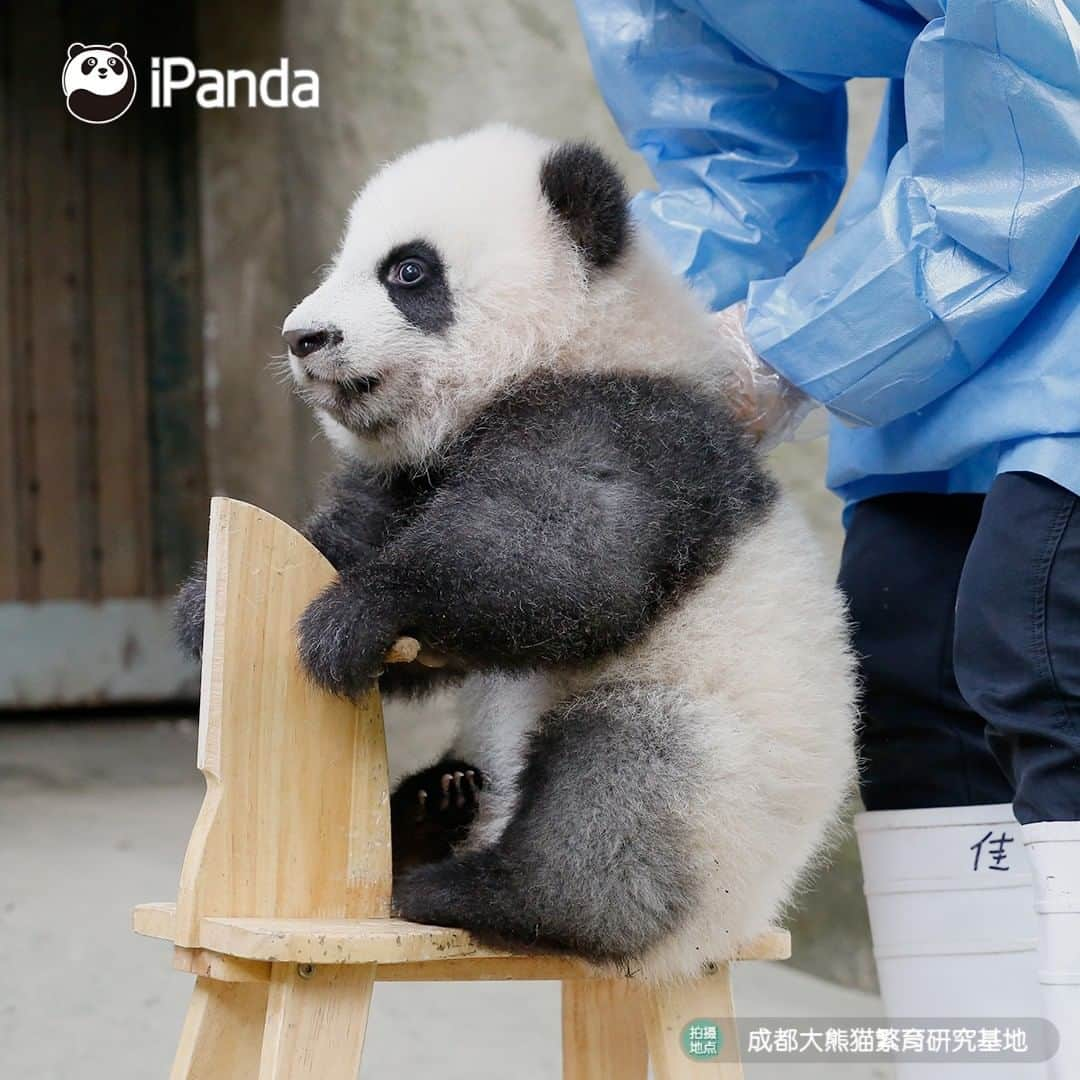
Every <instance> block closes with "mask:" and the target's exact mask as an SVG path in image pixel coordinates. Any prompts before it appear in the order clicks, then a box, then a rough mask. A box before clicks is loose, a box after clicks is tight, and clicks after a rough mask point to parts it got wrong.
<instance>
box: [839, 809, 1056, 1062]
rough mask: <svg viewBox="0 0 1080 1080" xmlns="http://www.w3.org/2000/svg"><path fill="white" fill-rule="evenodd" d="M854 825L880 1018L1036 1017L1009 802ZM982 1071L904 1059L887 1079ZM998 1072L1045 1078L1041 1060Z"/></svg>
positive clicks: (1025, 870)
mask: <svg viewBox="0 0 1080 1080" xmlns="http://www.w3.org/2000/svg"><path fill="white" fill-rule="evenodd" d="M855 829H856V834H857V836H858V841H859V853H860V856H861V859H862V866H863V887H864V890H865V892H866V900H867V907H868V908H869V913H870V927H871V932H872V934H873V940H874V958H875V961H876V963H877V970H878V980H879V982H880V984H881V995H882V1000H883V1001H884V1003H885V1009H886V1012H887V1014H888V1016H889V1018H890V1019H897V1020H901V1019H903V1018H922V1017H939V1018H942V1019H947V1018H955V1019H957V1020H960V1019H975V1018H979V1017H985V1018H987V1019H990V1020H995V1021H1001V1020H1006V1019H1020V1018H1027V1017H1037V1016H1040V1015H1041V1014H1042V1007H1041V1001H1040V997H1039V986H1038V979H1037V975H1036V972H1037V968H1038V963H1037V955H1038V954H1037V937H1038V934H1037V928H1036V917H1035V911H1034V898H1033V894H1032V883H1031V870H1030V864H1029V862H1028V858H1027V852H1026V851H1025V849H1024V842H1023V838H1022V836H1021V832H1020V826H1019V825H1018V823H1017V821H1016V819H1015V817H1014V816H1013V813H1012V807H1011V806H1009V805H1008V804H1003V805H995V806H974V807H947V808H942V809H929V810H897V811H891V810H890V811H876V812H872V813H864V814H860V815H858V816H857V817H856V819H855ZM989 1068H990V1067H989V1066H988V1065H985V1064H978V1063H972V1064H970V1065H969V1064H966V1063H962V1062H959V1061H957V1062H949V1063H947V1064H942V1065H910V1064H901V1065H899V1066H898V1067H897V1072H896V1075H897V1078H898V1080H906V1078H909V1077H910V1078H912V1080H914V1078H916V1077H918V1078H920V1080H928V1078H930V1077H932V1076H940V1077H942V1078H944V1080H985V1077H986V1076H987V1074H988V1069H989ZM999 1071H1000V1070H999ZM1007 1071H1008V1073H1009V1080H1044V1078H1045V1077H1046V1066H1045V1065H1042V1064H1035V1065H1032V1064H1015V1063H1014V1064H1012V1065H1010V1066H1008V1067H1007ZM990 1075H993V1073H991V1074H990Z"/></svg>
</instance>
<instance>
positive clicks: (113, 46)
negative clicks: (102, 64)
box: [109, 41, 127, 60]
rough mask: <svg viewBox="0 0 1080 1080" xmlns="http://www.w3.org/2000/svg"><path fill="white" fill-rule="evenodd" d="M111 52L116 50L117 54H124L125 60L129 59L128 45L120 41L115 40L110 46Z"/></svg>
mask: <svg viewBox="0 0 1080 1080" xmlns="http://www.w3.org/2000/svg"><path fill="white" fill-rule="evenodd" d="M109 52H114V53H116V55H117V56H122V57H123V58H124V59H125V60H126V59H127V47H126V46H125V45H122V44H121V43H120V42H119V41H114V42H113V43H112V44H111V45H110V46H109Z"/></svg>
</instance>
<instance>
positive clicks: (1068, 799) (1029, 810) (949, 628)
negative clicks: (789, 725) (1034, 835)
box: [840, 473, 1080, 824]
mask: <svg viewBox="0 0 1080 1080" xmlns="http://www.w3.org/2000/svg"><path fill="white" fill-rule="evenodd" d="M1078 503H1080V499H1078V498H1077V496H1075V495H1073V494H1072V493H1071V492H1069V491H1067V490H1066V489H1065V488H1063V487H1060V486H1059V485H1057V484H1055V483H1054V482H1053V481H1051V480H1047V479H1046V478H1044V477H1041V476H1035V475H1033V474H1031V473H1004V474H1002V475H1000V476H999V477H998V478H997V479H996V481H995V482H994V485H993V487H992V488H991V489H990V491H989V493H988V494H987V495H986V496H985V497H983V496H981V495H922V494H904V495H884V496H880V497H879V498H875V499H869V500H867V501H865V502H862V503H860V504H858V505H857V506H856V507H855V509H854V511H853V515H852V518H851V521H850V524H849V527H848V532H847V539H846V541H845V544H844V555H843V560H842V564H841V570H840V584H841V586H842V587H843V589H844V591H845V592H846V593H847V595H848V599H849V602H850V605H851V613H852V617H853V619H854V622H855V644H856V648H857V649H858V651H859V653H860V656H861V658H862V661H861V662H862V676H863V722H862V729H861V738H860V745H861V751H862V758H863V770H862V779H861V788H862V797H863V802H864V803H865V805H866V808H867V809H868V810H903V809H913V808H917V807H931V806H975V805H979V804H983V803H1000V802H1012V804H1013V808H1014V811H1015V813H1016V816H1017V818H1018V819H1019V821H1020V822H1021V823H1022V824H1028V823H1030V822H1034V821H1077V820H1080V508H1078Z"/></svg>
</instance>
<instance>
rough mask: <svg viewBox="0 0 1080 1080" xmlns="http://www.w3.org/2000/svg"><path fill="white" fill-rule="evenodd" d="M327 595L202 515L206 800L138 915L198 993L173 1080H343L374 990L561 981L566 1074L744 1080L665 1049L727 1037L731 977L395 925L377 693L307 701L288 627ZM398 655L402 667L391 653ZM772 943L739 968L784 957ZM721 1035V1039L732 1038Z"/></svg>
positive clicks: (315, 695)
mask: <svg viewBox="0 0 1080 1080" xmlns="http://www.w3.org/2000/svg"><path fill="white" fill-rule="evenodd" d="M333 578H334V571H333V569H332V568H331V566H330V564H329V563H328V562H327V561H326V560H325V559H324V558H323V557H322V555H320V554H319V553H318V552H317V551H316V550H315V549H314V548H313V547H312V546H311V545H310V544H309V543H308V542H307V540H305V539H304V538H303V537H302V536H301V535H300V534H299V533H297V532H296V531H295V530H293V529H291V528H289V527H288V526H287V525H285V524H284V523H283V522H281V521H278V520H277V519H276V518H274V517H272V516H271V515H270V514H267V513H264V512H263V511H261V510H258V509H256V508H255V507H253V506H248V505H246V504H244V503H240V502H235V501H232V500H229V499H215V500H214V501H213V505H212V508H211V512H210V545H209V558H208V566H207V594H206V628H207V629H206V640H205V650H204V656H203V668H202V699H201V708H200V717H199V749H198V766H199V768H200V770H201V771H202V772H203V774H204V776H205V777H206V787H207V791H206V797H205V799H204V801H203V805H202V809H201V811H200V813H199V817H198V819H197V821H196V822H195V827H194V829H193V831H192V834H191V840H190V842H189V844H188V849H187V855H186V857H185V859H184V865H183V869H182V871H181V874H180V889H179V893H178V895H177V899H176V903H175V904H144V905H142V906H140V907H137V908H136V909H135V913H134V927H135V930H136V931H137V932H138V933H140V934H146V935H149V936H150V937H158V938H165V939H167V940H169V941H172V942H173V943H174V945H175V951H174V966H175V967H177V968H179V969H180V970H182V971H188V972H191V973H193V974H194V975H196V976H197V978H196V982H195V990H194V994H193V996H192V1000H191V1004H190V1006H189V1008H188V1013H187V1019H186V1020H185V1022H184V1028H183V1032H182V1034H181V1037H180V1046H179V1049H178V1051H177V1055H176V1059H175V1062H174V1064H173V1069H172V1074H171V1075H172V1078H173V1080H210V1078H213V1080H248V1078H250V1080H255V1078H256V1077H258V1080H293V1078H300V1077H304V1078H310V1080H355V1078H356V1075H357V1070H358V1069H359V1066H360V1054H361V1051H362V1049H363V1044H364V1030H365V1028H366V1026H367V1015H368V1006H369V1005H370V1002H371V993H372V989H373V987H374V983H375V981H376V979H384V980H456V979H461V980H467V979H558V980H561V981H562V984H563V1075H564V1076H566V1077H570V1078H574V1080H582V1078H588V1080H606V1078H610V1080H644V1078H645V1076H646V1073H647V1068H648V1059H649V1056H650V1055H651V1057H652V1063H653V1070H654V1074H655V1076H656V1077H657V1078H658V1080H668V1078H679V1077H683V1076H693V1077H706V1076H712V1077H723V1078H725V1080H736V1078H738V1077H741V1076H742V1071H741V1068H740V1066H739V1065H738V1064H737V1063H735V1064H731V1063H727V1064H720V1063H712V1064H708V1065H703V1064H702V1063H701V1062H699V1061H695V1060H693V1059H691V1058H689V1057H687V1056H686V1055H685V1054H684V1053H683V1051H682V1049H681V1046H680V1033H681V1031H682V1028H683V1026H684V1025H685V1024H686V1023H688V1022H689V1021H690V1020H692V1019H697V1018H710V1019H717V1020H721V1021H728V1022H730V1021H731V1018H732V1017H733V1015H734V1014H733V1011H732V1001H731V983H730V977H729V969H728V966H727V965H724V966H721V967H719V968H717V969H716V970H715V971H714V972H712V973H711V974H709V975H707V976H704V977H702V978H700V979H697V980H694V981H691V982H687V983H683V984H678V985H673V986H669V987H667V986H666V987H648V986H645V985H643V984H642V983H641V982H640V980H635V979H634V978H632V977H626V978H612V977H611V976H610V973H605V972H598V971H596V970H595V969H593V968H590V967H589V966H588V965H586V964H584V963H582V962H580V961H577V960H573V959H567V958H564V957H556V956H546V955H539V956H536V955H531V956H519V955H513V954H509V953H505V952H500V951H497V950H493V949H486V948H483V947H481V946H480V945H478V944H477V943H476V942H474V941H473V940H472V939H471V938H470V937H469V935H468V934H467V933H465V932H464V931H462V930H453V929H444V928H442V927H434V926H422V925H419V924H416V923H409V922H404V921H402V920H400V919H394V918H391V917H390V886H391V867H390V805H389V790H388V777H387V770H386V747H385V743H384V739H383V726H382V710H381V706H380V703H379V694H378V690H377V688H376V687H375V686H374V685H373V687H372V690H371V692H370V693H369V694H368V695H367V696H366V697H365V698H364V699H363V700H362V701H361V702H359V703H357V704H353V703H351V702H347V701H344V700H342V699H340V698H336V697H332V696H330V695H328V694H326V693H323V692H322V691H321V690H319V689H317V688H316V687H314V686H313V685H312V684H311V683H310V682H309V681H308V679H307V678H305V676H304V674H303V673H302V671H301V670H300V667H299V663H298V660H297V657H296V647H295V626H296V623H297V620H298V618H299V617H300V614H301V612H302V611H303V610H304V608H305V606H306V605H307V604H308V602H309V601H310V600H311V599H312V598H313V597H314V596H315V595H316V594H317V593H318V592H319V591H320V590H321V589H322V588H323V587H324V586H325V585H327V584H328V583H329V582H330V581H332V580H333ZM393 652H395V653H396V654H397V655H398V656H399V657H403V658H411V657H412V656H415V655H416V644H415V642H412V641H411V640H410V639H402V640H401V641H400V642H399V643H398V644H397V645H396V646H395V649H394V650H393ZM789 954H790V941H789V939H788V935H787V934H786V933H785V932H782V931H774V932H772V933H769V934H766V935H764V936H763V937H762V938H760V939H759V940H757V941H755V942H752V943H750V944H749V945H747V947H746V948H744V949H743V950H742V951H741V953H740V956H739V958H740V959H749V960H766V959H784V958H786V957H787V956H788V955H789ZM729 1030H730V1029H729Z"/></svg>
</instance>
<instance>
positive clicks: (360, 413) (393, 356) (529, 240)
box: [283, 125, 707, 468]
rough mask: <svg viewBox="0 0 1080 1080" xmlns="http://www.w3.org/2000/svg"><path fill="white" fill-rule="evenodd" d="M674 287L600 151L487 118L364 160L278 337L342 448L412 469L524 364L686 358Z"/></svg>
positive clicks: (694, 314)
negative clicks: (368, 173) (338, 231)
mask: <svg viewBox="0 0 1080 1080" xmlns="http://www.w3.org/2000/svg"><path fill="white" fill-rule="evenodd" d="M683 293H685V290H684V289H683V288H682V286H681V285H678V284H677V283H676V282H675V279H674V278H673V277H672V275H671V274H670V273H669V272H668V271H667V270H666V268H662V266H661V264H660V262H659V260H657V259H655V258H654V257H653V256H652V255H651V253H645V252H644V251H643V245H642V244H641V242H640V240H639V239H638V238H637V237H636V236H635V234H634V233H633V231H632V230H631V227H630V221H629V216H628V210H627V196H626V189H625V186H624V184H623V181H622V178H621V177H620V175H619V173H618V171H617V170H616V168H615V167H614V166H613V165H612V164H611V163H610V162H609V161H608V160H607V159H606V158H605V157H604V156H603V155H602V154H601V153H600V151H599V150H597V149H595V148H594V147H592V146H590V145H588V144H583V143H568V144H554V143H552V142H550V141H548V140H546V139H542V138H540V137H537V136H535V135H531V134H529V133H527V132H523V131H520V130H517V129H514V128H510V127H506V126H502V125H498V126H492V127H487V128H483V129H481V130H479V131H475V132H472V133H470V134H467V135H463V136H460V137H456V138H450V139H442V140H439V141H437V142H433V143H428V144H426V145H423V146H420V147H418V148H417V149H415V150H413V151H411V152H409V153H407V154H405V155H404V156H403V157H401V158H399V159H398V160H396V161H394V162H392V163H390V164H389V165H387V166H385V167H384V168H383V169H382V170H381V171H380V172H378V173H377V174H376V175H375V176H374V177H373V178H372V179H371V180H370V181H369V182H368V184H367V185H366V186H365V187H364V188H363V190H362V191H361V192H360V194H359V195H358V196H357V198H356V200H355V202H354V203H353V206H352V209H351V211H350V213H349V218H348V223H347V227H346V231H345V236H344V239H343V240H342V242H341V245H340V248H339V250H338V252H337V254H336V256H335V258H334V261H333V263H332V265H331V267H330V269H329V272H328V273H327V275H326V277H325V279H324V281H323V282H322V284H321V285H320V286H319V287H318V288H317V289H316V290H315V291H314V292H313V293H311V295H309V296H308V297H307V298H306V299H304V300H303V301H301V303H300V304H299V305H298V306H297V307H296V308H295V309H294V310H293V311H292V312H291V314H290V315H289V316H288V318H287V319H286V321H285V324H284V327H283V333H284V337H285V339H286V341H287V342H288V345H289V366H290V369H291V372H292V376H293V379H294V380H295V383H296V387H297V390H298V392H299V394H300V395H301V397H302V398H303V399H304V400H305V401H307V402H308V404H310V405H311V406H312V407H313V408H314V409H315V411H316V413H317V415H318V417H319V419H320V422H321V423H322V425H323V427H324V429H325V430H326V432H327V434H328V435H329V436H330V438H331V439H332V440H333V441H334V442H335V443H336V444H337V445H338V446H339V447H340V448H342V449H344V450H345V451H346V452H348V453H352V454H356V455H358V456H360V457H362V458H364V459H366V460H367V461H368V462H369V463H371V464H373V465H375V466H377V467H387V468H392V467H396V466H402V465H423V464H424V463H425V462H426V461H427V460H429V459H430V458H431V457H432V456H433V455H435V454H437V452H438V448H439V446H440V445H442V444H443V443H444V442H445V441H446V440H447V439H448V438H449V437H452V436H453V434H455V432H456V431H457V430H459V429H460V428H461V427H462V426H463V425H464V424H465V423H467V422H468V420H469V419H470V417H471V416H472V415H474V414H475V413H476V412H477V411H478V410H479V409H480V408H482V406H483V405H484V403H485V402H486V401H488V400H490V398H491V397H492V395H493V394H495V393H497V392H498V391H499V390H500V389H501V388H502V387H505V386H506V385H507V384H508V383H510V382H512V381H513V380H515V379H518V378H522V377H524V376H526V375H528V374H530V373H532V372H534V371H536V370H539V369H541V368H554V369H562V370H567V371H582V370H586V369H593V370H595V369H597V368H604V369H611V368H616V367H626V368H634V367H637V368H641V367H648V368H654V367H655V366H656V364H657V363H660V364H661V365H662V364H664V363H667V364H671V363H672V362H673V359H672V358H673V357H677V356H682V355H686V353H687V348H686V346H685V343H684V344H683V345H681V346H680V344H679V343H677V342H675V341H673V340H672V339H673V338H677V337H679V336H680V335H682V336H683V337H685V336H686V334H687V333H688V332H691V331H690V330H689V329H688V328H691V327H692V328H696V329H694V330H693V332H694V333H696V334H697V337H698V339H699V343H700V341H701V340H702V339H703V338H704V337H706V336H707V330H706V331H705V332H702V331H701V323H702V321H703V320H704V312H703V309H701V308H700V307H698V306H697V305H696V304H688V302H687V300H688V298H687V296H685V295H683ZM706 351H707V350H706ZM695 355H698V356H700V355H701V349H700V348H699V349H697V351H696V352H695Z"/></svg>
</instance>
